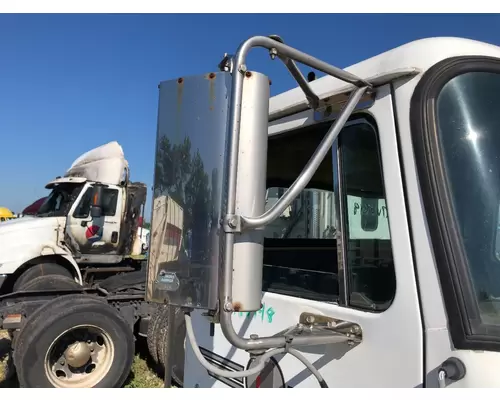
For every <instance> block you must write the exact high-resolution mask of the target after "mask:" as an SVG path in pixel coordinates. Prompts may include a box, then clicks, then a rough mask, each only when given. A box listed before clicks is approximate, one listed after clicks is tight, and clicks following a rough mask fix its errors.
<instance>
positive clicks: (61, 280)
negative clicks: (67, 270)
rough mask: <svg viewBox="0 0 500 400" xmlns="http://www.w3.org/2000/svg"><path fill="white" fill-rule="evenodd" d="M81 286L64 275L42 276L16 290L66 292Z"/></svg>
mask: <svg viewBox="0 0 500 400" xmlns="http://www.w3.org/2000/svg"><path fill="white" fill-rule="evenodd" d="M81 287H82V286H81V285H80V284H79V283H78V282H75V280H74V279H73V278H69V277H67V276H64V275H43V276H37V277H36V278H33V279H32V280H29V281H27V282H24V283H23V284H22V285H19V289H18V290H26V291H28V290H54V289H59V290H67V289H78V288H81Z"/></svg>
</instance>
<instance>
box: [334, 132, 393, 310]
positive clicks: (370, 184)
mask: <svg viewBox="0 0 500 400" xmlns="http://www.w3.org/2000/svg"><path fill="white" fill-rule="evenodd" d="M340 146H341V167H342V168H341V174H342V184H343V188H344V193H343V194H342V195H343V199H344V204H345V205H346V207H345V213H346V214H347V215H346V218H345V220H346V224H345V229H346V235H345V237H346V239H347V240H346V242H347V243H346V248H347V254H346V261H347V266H346V267H347V268H346V270H347V274H348V277H349V279H348V282H349V283H348V284H349V287H348V295H349V305H350V306H352V307H356V308H361V309H368V310H373V311H383V310H385V309H387V308H388V307H389V306H390V304H391V303H392V300H393V299H394V295H395V294H396V274H395V270H394V260H393V255H392V248H391V236H390V232H389V220H388V213H387V205H386V202H385V191H384V184H383V178H382V164H381V161H380V151H379V145H378V140H377V134H376V132H375V131H374V130H373V129H372V128H371V127H369V125H360V126H359V128H358V129H356V130H355V131H353V132H350V134H348V135H342V136H341V140H340Z"/></svg>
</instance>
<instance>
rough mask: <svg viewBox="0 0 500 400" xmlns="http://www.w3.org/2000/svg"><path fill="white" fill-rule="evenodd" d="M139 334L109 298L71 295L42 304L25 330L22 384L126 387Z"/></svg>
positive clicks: (18, 361)
mask: <svg viewBox="0 0 500 400" xmlns="http://www.w3.org/2000/svg"><path fill="white" fill-rule="evenodd" d="M133 358H134V336H133V332H132V329H131V327H130V326H129V325H128V324H127V322H126V321H125V320H124V319H123V317H122V316H121V315H120V314H119V313H118V312H117V311H116V310H115V309H114V308H113V307H111V306H109V305H108V304H107V303H106V302H104V301H102V300H100V299H97V298H93V297H90V296H87V295H68V296H62V297H59V298H56V299H53V300H51V301H49V302H47V303H46V304H44V305H43V306H41V307H40V308H38V309H37V310H36V311H35V312H34V313H33V314H32V315H31V316H30V317H29V318H28V320H27V321H26V323H25V324H24V325H23V327H22V328H21V331H20V333H19V336H18V338H17V340H16V347H15V349H14V363H15V365H16V370H17V375H18V379H19V383H20V386H21V387H27V388H48V387H58V388H88V387H105V388H117V387H121V386H122V385H123V383H124V382H125V380H126V379H127V376H128V374H129V373H130V369H131V366H132V361H133Z"/></svg>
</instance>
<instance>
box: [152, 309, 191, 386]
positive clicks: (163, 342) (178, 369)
mask: <svg viewBox="0 0 500 400" xmlns="http://www.w3.org/2000/svg"><path fill="white" fill-rule="evenodd" d="M169 322H170V321H168V307H165V311H164V312H163V313H162V316H161V318H160V328H159V332H158V334H157V336H156V341H157V344H156V348H157V349H158V361H159V364H160V366H161V370H162V371H161V372H162V373H165V357H166V353H167V330H168V329H169V328H170V327H172V328H173V329H175V330H174V335H175V336H174V341H173V344H174V346H173V349H171V350H172V351H173V353H174V354H173V359H172V379H173V380H174V382H175V383H177V384H178V385H180V386H183V384H184V354H185V353H184V352H185V338H186V322H185V321H184V313H183V312H182V310H181V309H180V308H176V309H175V319H174V321H172V322H170V323H169Z"/></svg>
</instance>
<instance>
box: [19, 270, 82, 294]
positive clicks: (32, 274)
mask: <svg viewBox="0 0 500 400" xmlns="http://www.w3.org/2000/svg"><path fill="white" fill-rule="evenodd" d="M45 275H61V276H66V277H68V278H71V279H73V275H71V272H70V271H68V270H67V269H66V268H64V267H63V266H62V265H59V264H55V263H40V264H37V265H33V266H32V267H29V268H28V269H27V270H26V271H24V272H23V273H22V274H21V276H19V278H17V280H16V281H15V282H14V285H13V288H12V289H13V291H14V292H16V291H18V290H20V287H21V286H23V285H24V284H25V283H27V282H29V281H31V280H32V279H35V278H37V277H40V276H45Z"/></svg>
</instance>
